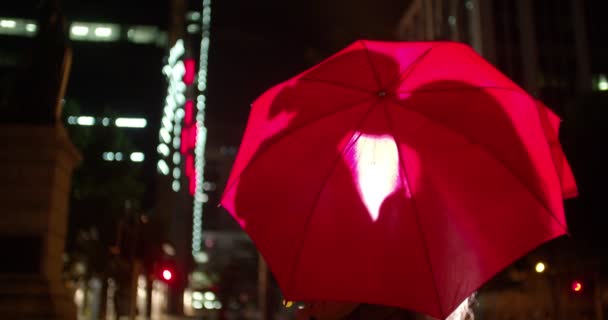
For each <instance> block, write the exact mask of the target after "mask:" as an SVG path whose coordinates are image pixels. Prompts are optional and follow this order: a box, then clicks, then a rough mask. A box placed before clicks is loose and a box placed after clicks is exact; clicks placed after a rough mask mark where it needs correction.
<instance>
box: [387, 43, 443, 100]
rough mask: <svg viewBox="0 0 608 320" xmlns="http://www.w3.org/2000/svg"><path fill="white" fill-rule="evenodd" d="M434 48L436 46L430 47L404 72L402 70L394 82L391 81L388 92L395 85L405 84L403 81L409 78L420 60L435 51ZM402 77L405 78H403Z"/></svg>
mask: <svg viewBox="0 0 608 320" xmlns="http://www.w3.org/2000/svg"><path fill="white" fill-rule="evenodd" d="M436 47H437V46H433V47H430V48H428V49H427V50H426V51H425V52H423V53H422V54H420V55H419V56H418V57H417V58H416V60H414V61H413V62H412V63H411V64H410V65H409V66H408V67H407V68H405V70H403V71H402V72H401V73H400V74H399V75H398V76H397V78H396V79H395V80H393V81H391V85H390V86H389V88H390V90H391V91H393V90H394V89H395V87H396V86H397V85H399V84H403V82H405V80H406V79H407V78H409V77H410V75H411V74H412V72H413V71H414V69H415V68H416V67H417V66H418V64H419V63H420V62H421V61H422V59H424V58H425V57H426V56H427V55H428V54H429V53H430V52H431V50H433V49H435V48H436ZM403 76H405V78H403Z"/></svg>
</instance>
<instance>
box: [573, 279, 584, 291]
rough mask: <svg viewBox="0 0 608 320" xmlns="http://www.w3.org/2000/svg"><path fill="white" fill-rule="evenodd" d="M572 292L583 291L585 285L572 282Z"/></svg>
mask: <svg viewBox="0 0 608 320" xmlns="http://www.w3.org/2000/svg"><path fill="white" fill-rule="evenodd" d="M572 291H574V292H581V291H583V284H582V283H581V282H580V281H574V282H572Z"/></svg>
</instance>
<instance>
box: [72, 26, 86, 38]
mask: <svg viewBox="0 0 608 320" xmlns="http://www.w3.org/2000/svg"><path fill="white" fill-rule="evenodd" d="M71 32H72V35H75V36H79V37H83V36H86V35H87V34H89V27H87V26H82V25H73V26H72V29H71Z"/></svg>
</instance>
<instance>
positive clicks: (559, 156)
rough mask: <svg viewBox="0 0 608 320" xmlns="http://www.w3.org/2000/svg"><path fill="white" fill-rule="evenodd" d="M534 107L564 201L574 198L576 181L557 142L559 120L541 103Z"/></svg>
mask: <svg viewBox="0 0 608 320" xmlns="http://www.w3.org/2000/svg"><path fill="white" fill-rule="evenodd" d="M536 106H537V107H538V112H539V116H540V120H541V123H542V124H543V128H544V131H545V137H546V138H547V142H548V143H549V147H550V148H551V155H552V156H553V163H554V164H555V170H557V174H558V175H559V177H560V183H561V186H562V193H563V195H564V199H568V198H573V197H576V196H577V195H578V188H577V186H576V181H575V180H574V175H573V174H572V169H571V168H570V164H569V163H568V161H567V160H566V156H565V155H564V151H563V149H562V145H561V143H560V142H559V125H560V122H561V119H560V118H559V117H558V116H557V115H556V114H555V113H554V112H553V111H551V109H549V108H548V107H547V106H546V105H545V104H544V103H542V102H541V101H536Z"/></svg>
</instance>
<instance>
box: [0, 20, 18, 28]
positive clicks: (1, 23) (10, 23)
mask: <svg viewBox="0 0 608 320" xmlns="http://www.w3.org/2000/svg"><path fill="white" fill-rule="evenodd" d="M16 26H17V21H15V20H0V27H2V28H7V29H12V28H14V27H16Z"/></svg>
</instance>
